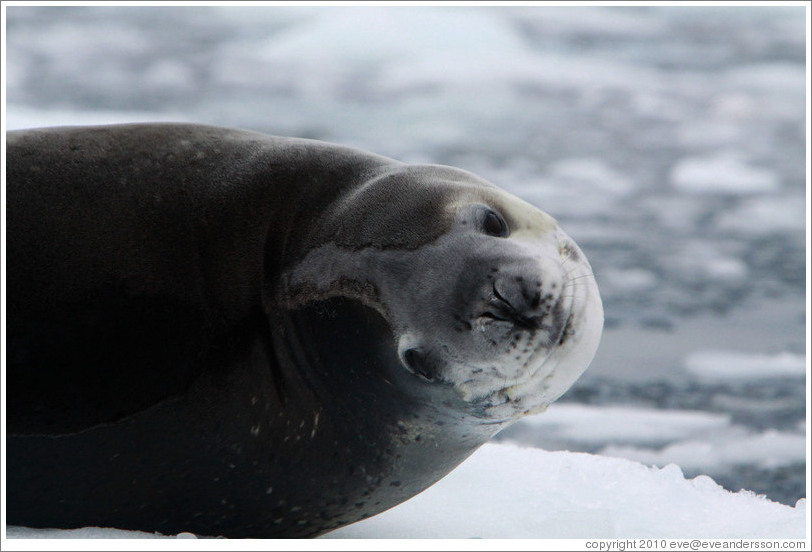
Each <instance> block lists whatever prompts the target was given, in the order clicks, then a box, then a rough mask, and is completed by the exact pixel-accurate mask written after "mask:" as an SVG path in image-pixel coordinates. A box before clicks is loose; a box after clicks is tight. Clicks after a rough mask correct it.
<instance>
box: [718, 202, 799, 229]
mask: <svg viewBox="0 0 812 552" xmlns="http://www.w3.org/2000/svg"><path fill="white" fill-rule="evenodd" d="M805 204H806V202H805V201H804V198H803V196H800V195H798V196H795V195H787V196H783V197H765V198H758V199H746V200H744V201H743V202H742V203H741V204H739V205H737V206H735V207H733V208H732V209H729V210H724V211H720V212H719V213H718V214H717V215H716V221H715V223H716V226H717V228H719V229H720V230H723V231H726V232H734V233H737V234H744V235H748V236H763V235H770V234H775V233H795V232H800V231H802V230H804V229H805V226H806V223H805V220H804V219H805V217H806V215H805V212H804V210H805V208H806V205H805Z"/></svg>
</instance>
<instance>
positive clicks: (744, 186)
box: [671, 152, 779, 194]
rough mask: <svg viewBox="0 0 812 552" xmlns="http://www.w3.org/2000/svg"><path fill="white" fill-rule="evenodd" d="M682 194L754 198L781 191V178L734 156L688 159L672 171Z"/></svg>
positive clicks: (720, 155) (672, 177) (675, 184)
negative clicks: (755, 194) (743, 195)
mask: <svg viewBox="0 0 812 552" xmlns="http://www.w3.org/2000/svg"><path fill="white" fill-rule="evenodd" d="M671 182H672V184H673V185H674V186H675V187H676V188H677V189H679V190H682V191H684V192H689V193H697V194H751V193H758V192H771V191H775V190H776V189H778V185H779V181H778V177H777V175H776V174H775V173H774V172H773V171H771V170H768V169H765V168H762V167H757V166H754V165H752V164H750V163H748V162H746V161H744V160H742V159H740V156H738V155H736V154H734V153H731V152H722V153H716V154H712V155H707V156H696V157H686V158H683V159H680V160H679V161H677V163H676V164H675V165H674V167H673V168H672V170H671Z"/></svg>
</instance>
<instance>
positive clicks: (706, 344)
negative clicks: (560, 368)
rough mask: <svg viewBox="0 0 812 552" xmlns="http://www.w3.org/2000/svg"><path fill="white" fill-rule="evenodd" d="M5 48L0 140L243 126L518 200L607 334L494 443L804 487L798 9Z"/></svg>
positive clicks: (168, 32) (98, 29) (99, 11)
mask: <svg viewBox="0 0 812 552" xmlns="http://www.w3.org/2000/svg"><path fill="white" fill-rule="evenodd" d="M6 37H7V50H6V53H7V58H6V71H7V118H6V124H7V127H8V128H9V129H13V128H26V127H34V126H54V125H68V124H96V123H118V122H133V121H190V122H199V123H209V124H217V125H224V126H230V127H240V128H244V129H251V130H256V131H261V132H265V133H269V134H276V135H291V136H299V137H307V138H316V139H321V140H328V141H334V142H340V143H342V144H345V145H350V146H355V147H359V148H363V149H367V150H371V151H373V152H376V153H379V154H383V155H387V156H390V157H394V158H396V159H399V160H402V161H407V162H416V163H424V162H428V163H442V164H449V165H455V166H458V167H461V168H464V169H467V170H469V171H472V172H475V173H477V174H479V175H481V176H482V177H484V178H486V179H488V180H490V181H491V182H493V183H494V184H496V185H498V186H501V187H503V188H505V189H507V190H508V191H511V192H513V193H514V194H516V195H518V196H520V197H522V198H524V199H525V200H527V201H529V202H531V203H533V204H535V205H536V206H538V207H539V208H541V209H543V210H545V211H547V212H548V213H550V214H551V215H552V216H554V217H555V218H557V219H558V220H559V222H560V223H561V226H562V227H563V228H564V230H565V231H566V232H568V233H569V234H570V235H571V236H572V237H573V238H574V239H575V240H576V241H577V242H578V243H579V244H580V246H581V248H582V249H583V250H584V252H585V253H586V254H587V256H588V257H589V259H590V261H591V263H592V267H593V269H594V272H595V275H596V278H597V281H598V284H599V286H600V288H601V292H602V296H603V300H604V307H605V310H606V330H605V332H604V337H603V341H602V343H601V347H600V349H599V351H598V354H597V357H596V359H595V361H594V362H593V364H592V366H591V367H590V369H589V370H588V371H587V373H586V374H585V375H584V376H583V377H582V378H581V379H580V380H579V381H578V382H577V383H576V385H575V386H574V387H573V388H572V389H571V390H570V391H569V392H568V393H567V394H566V395H565V396H564V397H563V398H562V399H560V400H559V401H558V402H557V403H555V404H553V405H552V406H551V407H550V408H549V410H548V411H547V413H545V414H542V415H539V416H535V417H532V418H528V419H525V420H522V421H520V422H518V423H517V424H515V425H514V426H512V427H511V428H508V429H507V430H505V431H503V432H502V433H501V434H500V435H498V436H497V439H498V440H501V441H504V442H513V443H519V444H521V445H523V446H530V447H541V448H545V449H548V450H564V449H565V450H572V451H585V452H592V453H599V454H603V455H609V456H620V457H626V458H631V459H634V460H639V461H641V462H644V463H646V464H651V465H658V466H664V465H667V464H671V463H675V464H677V465H679V466H680V467H681V468H682V470H683V472H684V473H685V475H686V476H689V477H692V476H694V475H697V474H700V473H704V474H708V475H710V476H712V477H713V478H714V479H715V480H716V481H717V482H718V483H720V484H722V485H724V486H725V487H726V488H729V489H731V490H733V491H738V490H739V489H742V488H745V489H749V490H752V491H754V492H756V493H759V494H766V495H767V497H769V498H770V499H772V500H776V501H779V502H783V503H785V504H790V505H792V504H794V503H795V501H796V500H797V499H799V498H801V497H804V496H805V495H806V490H805V489H806V481H805V473H806V469H805V454H806V450H807V446H806V444H805V433H806V426H805V417H806V414H805V413H806V400H807V399H806V391H805V376H806V370H807V369H806V364H807V361H806V359H805V356H804V353H805V336H806V332H805V327H804V326H805V312H806V310H805V309H806V303H807V298H806V297H805V281H806V276H805V251H806V241H805V240H806V237H807V230H806V218H805V205H806V198H805V194H806V186H805V170H806V162H805V154H806V152H807V151H808V144H806V143H805V117H806V111H805V108H806V105H805V93H806V88H805V86H806V78H805V47H806V46H805V39H806V34H805V14H804V8H803V7H644V6H643V7H569V8H567V7H521V8H519V7H510V8H502V7H500V8H496V7H309V6H300V7H279V6H274V7H259V6H256V7H225V6H224V7H205V8H204V7H22V6H11V7H7V28H6ZM527 469H533V468H532V466H528V468H527Z"/></svg>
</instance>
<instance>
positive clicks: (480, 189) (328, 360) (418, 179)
mask: <svg viewBox="0 0 812 552" xmlns="http://www.w3.org/2000/svg"><path fill="white" fill-rule="evenodd" d="M6 153H7V206H6V217H7V219H6V220H7V301H8V302H7V398H8V402H7V442H6V445H7V449H6V450H7V522H8V523H9V524H10V525H24V526H30V527H61V528H69V527H81V526H108V527H117V528H121V529H134V530H142V531H157V532H161V533H166V534H174V533H179V532H193V533H197V534H202V535H223V536H228V537H313V536H317V535H320V534H323V533H325V532H327V531H330V530H332V529H334V528H337V527H341V526H343V525H346V524H349V523H353V522H355V521H358V520H361V519H363V518H366V517H369V516H372V515H374V514H376V513H378V512H381V511H383V510H386V509H388V508H390V507H392V506H395V505H397V504H399V503H400V502H402V501H404V500H407V499H408V498H410V497H411V496H414V495H415V494H417V493H419V492H421V491H422V490H424V489H425V488H427V487H428V486H430V485H432V484H433V483H434V482H436V481H437V480H439V479H440V478H442V477H443V476H444V475H445V474H447V473H448V472H449V471H450V470H452V469H453V468H454V467H455V466H457V465H458V464H459V463H460V462H462V461H463V460H464V459H465V458H466V457H468V456H469V455H470V454H471V453H472V452H473V451H475V450H476V449H477V448H478V447H479V446H480V445H482V444H483V443H484V442H485V441H487V440H488V439H489V438H490V437H491V436H493V435H494V434H495V433H496V432H498V431H499V430H500V429H502V428H504V427H506V426H507V425H509V424H511V423H512V422H513V421H515V420H516V419H518V418H519V417H521V416H523V415H526V414H529V413H533V412H539V411H541V410H543V409H544V408H545V407H546V405H548V404H549V403H550V402H552V401H554V400H555V399H556V398H557V397H558V396H560V395H561V394H562V393H563V392H564V391H566V389H567V388H569V387H570V385H572V383H573V382H574V381H575V380H576V379H577V378H578V377H579V375H580V374H581V373H582V372H583V371H584V369H586V367H587V366H588V364H589V363H590V361H591V359H592V357H593V355H594V353H595V351H596V348H597V346H598V342H599V339H600V334H601V329H602V326H603V311H602V306H601V301H600V296H599V293H598V289H597V286H596V284H595V280H594V278H593V275H592V270H591V268H590V266H589V264H588V262H587V260H586V258H585V257H584V254H583V253H582V252H581V250H580V249H579V248H578V246H577V245H576V244H575V243H574V242H573V241H572V239H570V238H569V237H568V236H567V235H566V234H565V233H564V232H563V231H562V230H561V229H560V228H559V227H558V224H557V223H556V221H555V220H554V219H553V218H552V217H550V216H549V215H547V214H545V213H543V212H541V211H539V210H538V209H536V208H535V207H532V206H531V205H529V204H527V203H525V202H524V201H522V200H519V199H518V198H516V197H514V196H511V195H510V194H508V193H506V192H504V191H502V190H501V189H499V188H497V187H496V186H493V185H492V184H490V183H488V182H486V181H484V180H482V179H481V178H478V177H476V176H474V175H473V174H471V173H468V172H466V171H463V170H460V169H456V168H451V167H446V166H436V165H408V164H404V163H401V162H398V161H395V160H393V159H389V158H386V157H382V156H379V155H375V154H371V153H367V152H363V151H359V150H356V149H351V148H347V147H343V146H340V145H335V144H329V143H325V142H319V141H312V140H305V139H296V138H283V137H272V136H266V135H263V134H258V133H254V132H248V131H241V130H234V129H226V128H220V127H212V126H203V125H189V124H133V125H130V124H127V125H111V126H98V127H58V128H46V129H30V130H21V131H13V132H9V133H7V152H6Z"/></svg>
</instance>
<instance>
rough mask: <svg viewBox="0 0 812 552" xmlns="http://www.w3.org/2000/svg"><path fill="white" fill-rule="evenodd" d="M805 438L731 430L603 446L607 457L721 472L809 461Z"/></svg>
mask: <svg viewBox="0 0 812 552" xmlns="http://www.w3.org/2000/svg"><path fill="white" fill-rule="evenodd" d="M805 442H806V439H805V436H804V435H803V434H801V433H787V432H780V431H775V430H769V431H765V432H763V433H759V434H755V435H750V436H746V437H744V436H741V435H735V434H733V433H732V432H729V433H727V434H725V435H723V436H720V435H717V436H716V437H715V438H714V439H709V440H703V441H697V440H688V441H681V442H677V443H672V444H670V445H668V446H666V447H664V448H662V449H659V450H654V449H648V448H642V447H634V446H620V445H611V446H607V447H604V448H603V449H601V451H600V453H601V454H603V455H606V456H616V457H619V458H628V459H630V460H636V461H638V462H642V463H644V464H651V465H656V466H665V465H668V464H677V465H679V466H681V467H682V468H683V469H685V470H693V471H699V472H701V473H720V472H723V471H724V470H726V469H728V468H730V467H731V466H744V465H751V466H757V467H759V468H762V469H774V468H778V467H782V466H789V465H792V464H804V463H805V461H806V444H805Z"/></svg>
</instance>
